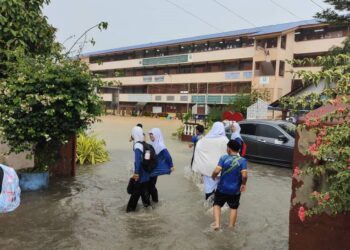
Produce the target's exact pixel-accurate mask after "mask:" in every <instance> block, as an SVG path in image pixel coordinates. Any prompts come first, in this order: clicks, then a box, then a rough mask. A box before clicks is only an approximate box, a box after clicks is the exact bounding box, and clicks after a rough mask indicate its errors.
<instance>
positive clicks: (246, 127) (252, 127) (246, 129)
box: [239, 124, 256, 135]
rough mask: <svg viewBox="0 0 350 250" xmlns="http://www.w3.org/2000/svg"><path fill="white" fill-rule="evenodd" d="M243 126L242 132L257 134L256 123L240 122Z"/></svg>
mask: <svg viewBox="0 0 350 250" xmlns="http://www.w3.org/2000/svg"><path fill="white" fill-rule="evenodd" d="M239 125H240V127H241V134H244V135H255V130H256V126H255V124H239Z"/></svg>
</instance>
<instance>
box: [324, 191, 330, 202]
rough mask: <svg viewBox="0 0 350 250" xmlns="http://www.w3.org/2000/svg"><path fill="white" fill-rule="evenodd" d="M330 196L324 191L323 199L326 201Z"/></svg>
mask: <svg viewBox="0 0 350 250" xmlns="http://www.w3.org/2000/svg"><path fill="white" fill-rule="evenodd" d="M330 198H331V197H330V196H329V193H326V194H325V196H324V197H323V199H324V200H325V201H328V200H329V199H330Z"/></svg>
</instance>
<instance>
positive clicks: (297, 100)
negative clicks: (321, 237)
mask: <svg viewBox="0 0 350 250" xmlns="http://www.w3.org/2000/svg"><path fill="white" fill-rule="evenodd" d="M349 43H350V39H349V38H348V39H347V40H346V42H345V43H344V47H346V46H348V45H349ZM310 60H312V62H313V63H314V64H317V65H321V66H322V67H323V68H322V71H320V72H316V73H315V72H309V71H299V72H296V73H295V74H296V76H297V77H299V78H302V79H303V81H304V83H305V84H315V85H318V84H320V82H324V83H326V84H325V88H324V90H323V92H322V93H321V94H315V93H313V94H311V95H307V96H301V97H290V98H285V99H283V100H282V103H283V104H284V105H285V107H288V108H290V109H292V110H297V109H299V108H304V109H305V108H309V109H313V108H315V107H318V106H322V105H332V106H333V109H332V110H333V111H332V112H329V113H327V114H325V115H323V116H321V117H319V118H312V117H308V116H306V119H305V122H304V123H303V124H301V125H299V129H307V130H309V131H311V132H313V133H314V134H315V135H316V137H315V138H316V139H315V141H314V143H312V144H311V145H310V146H309V148H308V153H307V154H308V155H309V156H310V158H311V159H312V160H311V161H310V162H309V163H307V164H308V165H307V166H306V167H304V168H303V169H301V168H299V167H298V166H294V173H293V177H294V178H298V176H315V177H321V178H323V180H325V182H326V187H327V188H326V189H322V190H313V192H312V193H310V199H311V200H312V201H313V205H312V206H309V207H306V206H301V207H300V209H299V218H300V219H301V220H302V221H304V220H305V217H306V216H312V215H316V214H321V213H324V212H327V213H329V214H332V215H335V214H338V213H344V212H348V211H350V113H349V112H350V51H345V52H342V53H339V54H336V55H334V54H330V55H328V56H323V57H318V58H316V59H308V61H310ZM293 63H294V64H300V63H301V64H302V63H304V62H303V61H293Z"/></svg>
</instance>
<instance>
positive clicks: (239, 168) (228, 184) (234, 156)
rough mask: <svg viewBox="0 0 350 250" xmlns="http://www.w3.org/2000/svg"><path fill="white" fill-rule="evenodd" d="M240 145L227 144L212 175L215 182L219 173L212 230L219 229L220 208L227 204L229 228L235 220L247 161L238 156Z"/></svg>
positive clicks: (244, 185)
mask: <svg viewBox="0 0 350 250" xmlns="http://www.w3.org/2000/svg"><path fill="white" fill-rule="evenodd" d="M239 149H240V144H239V143H238V142H237V141H235V140H230V141H229V142H228V143H227V154H225V155H223V156H222V157H221V158H220V160H219V163H218V164H217V167H216V168H215V170H214V171H213V173H212V178H213V180H216V179H217V177H218V175H219V174H220V173H221V176H220V181H219V183H218V186H217V189H216V192H215V196H214V220H215V222H214V224H213V225H212V226H213V227H214V230H219V229H220V217H221V208H222V206H223V205H224V204H225V203H227V204H228V206H229V207H230V219H229V227H231V228H232V227H234V225H235V223H236V220H237V209H238V207H239V200H240V197H241V192H244V191H245V190H246V183H247V180H248V175H247V161H246V159H244V158H242V157H240V156H239V153H238V151H239Z"/></svg>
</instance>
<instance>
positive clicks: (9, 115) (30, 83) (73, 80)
mask: <svg viewBox="0 0 350 250" xmlns="http://www.w3.org/2000/svg"><path fill="white" fill-rule="evenodd" d="M7 56H8V58H9V60H8V61H7V62H6V67H7V69H8V73H7V78H6V79H5V80H2V81H1V80H0V95H1V99H0V117H1V124H0V131H1V137H2V139H3V140H4V141H5V142H7V143H8V144H9V146H10V149H11V152H16V153H18V152H22V151H24V150H30V151H32V152H33V153H34V155H35V158H34V161H35V168H37V169H39V170H44V169H46V168H47V167H48V166H50V165H51V164H52V163H54V162H55V160H57V153H58V149H59V147H60V146H61V145H62V144H63V143H65V142H66V141H67V140H68V139H69V138H70V137H71V136H74V135H75V134H77V133H78V132H79V131H82V130H83V129H85V128H87V126H88V125H90V124H91V123H93V122H94V121H96V117H97V116H99V115H100V114H101V111H102V109H101V105H100V102H101V100H100V98H99V96H98V95H97V93H96V89H97V88H98V87H100V86H101V81H100V80H99V79H95V78H94V77H93V76H92V74H91V73H90V72H89V70H88V67H87V66H86V64H84V63H82V62H80V61H78V60H75V61H73V60H69V59H66V58H64V57H61V58H57V57H56V56H36V57H29V56H27V54H26V53H25V52H24V51H23V50H20V49H18V50H16V51H15V52H8V53H7Z"/></svg>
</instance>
